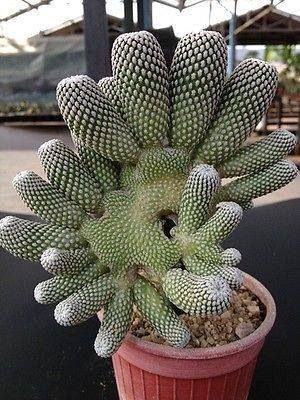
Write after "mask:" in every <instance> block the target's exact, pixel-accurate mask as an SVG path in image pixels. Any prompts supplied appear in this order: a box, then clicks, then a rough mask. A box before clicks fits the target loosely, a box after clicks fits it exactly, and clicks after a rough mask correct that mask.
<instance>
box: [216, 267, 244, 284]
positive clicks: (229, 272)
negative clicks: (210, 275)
mask: <svg viewBox="0 0 300 400" xmlns="http://www.w3.org/2000/svg"><path fill="white" fill-rule="evenodd" d="M219 276H220V277H222V278H224V279H225V280H226V282H227V283H228V285H229V287H230V289H232V290H238V289H239V288H240V287H241V286H242V284H243V280H244V277H243V272H242V271H241V270H240V269H238V268H235V267H225V268H222V269H221V270H220V275H219Z"/></svg>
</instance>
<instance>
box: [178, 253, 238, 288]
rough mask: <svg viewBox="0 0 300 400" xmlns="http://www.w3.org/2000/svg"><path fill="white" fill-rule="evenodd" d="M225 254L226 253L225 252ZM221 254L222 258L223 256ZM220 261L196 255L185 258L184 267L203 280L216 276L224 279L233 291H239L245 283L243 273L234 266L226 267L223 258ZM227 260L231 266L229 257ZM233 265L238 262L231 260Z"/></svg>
mask: <svg viewBox="0 0 300 400" xmlns="http://www.w3.org/2000/svg"><path fill="white" fill-rule="evenodd" d="M228 250H235V249H228ZM223 253H224V252H223ZM223 253H221V256H222V255H223ZM219 258H220V259H219V260H218V261H215V262H214V261H211V260H207V259H206V260H203V259H201V258H199V257H198V255H197V254H196V255H194V256H191V257H187V258H185V259H184V260H183V261H184V265H185V267H186V269H187V271H189V272H190V273H192V274H195V275H198V276H199V277H201V278H204V277H212V276H216V277H219V278H224V279H225V281H226V282H227V283H228V285H229V287H230V288H231V289H237V288H239V287H240V286H241V284H242V282H243V277H242V273H241V271H240V270H239V269H237V268H233V266H232V265H230V266H229V265H226V264H225V263H224V264H223V263H222V261H223V260H222V257H219ZM227 258H228V260H226V261H227V262H228V264H229V257H227ZM231 261H232V264H234V263H237V260H233V259H232V260H231Z"/></svg>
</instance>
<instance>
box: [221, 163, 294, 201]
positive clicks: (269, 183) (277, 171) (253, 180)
mask: <svg viewBox="0 0 300 400" xmlns="http://www.w3.org/2000/svg"><path fill="white" fill-rule="evenodd" d="M297 174H298V169H297V167H296V166H295V164H293V163H291V162H289V161H286V160H284V161H280V162H278V163H277V164H274V165H272V166H271V167H269V168H267V169H265V170H263V171H261V172H257V173H255V174H251V175H246V176H243V177H242V178H238V179H236V180H234V181H232V182H229V183H227V184H226V185H224V186H223V187H222V188H221V189H220V191H219V192H218V193H217V194H216V196H215V199H214V203H215V204H216V203H218V202H220V201H229V200H230V201H234V202H236V203H239V204H245V203H246V202H249V201H250V200H252V199H254V198H256V197H260V196H264V195H265V194H268V193H271V192H273V191H274V190H277V189H280V188H282V187H283V186H285V185H287V184H288V183H289V182H291V181H292V180H293V179H294V178H295V177H296V176H297Z"/></svg>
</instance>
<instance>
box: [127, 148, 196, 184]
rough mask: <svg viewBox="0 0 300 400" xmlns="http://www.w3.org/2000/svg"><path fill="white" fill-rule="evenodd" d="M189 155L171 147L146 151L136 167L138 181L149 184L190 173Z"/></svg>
mask: <svg viewBox="0 0 300 400" xmlns="http://www.w3.org/2000/svg"><path fill="white" fill-rule="evenodd" d="M188 167H189V157H188V155H187V153H186V152H184V151H182V150H175V149H172V148H170V147H165V148H163V149H161V148H156V149H150V150H149V151H147V152H144V153H143V155H142V156H141V158H140V160H139V162H138V164H137V167H136V172H135V175H136V178H137V180H138V183H140V184H147V183H151V182H155V181H156V180H158V179H162V178H164V177H176V176H179V177H181V178H182V177H184V176H186V175H187V173H188Z"/></svg>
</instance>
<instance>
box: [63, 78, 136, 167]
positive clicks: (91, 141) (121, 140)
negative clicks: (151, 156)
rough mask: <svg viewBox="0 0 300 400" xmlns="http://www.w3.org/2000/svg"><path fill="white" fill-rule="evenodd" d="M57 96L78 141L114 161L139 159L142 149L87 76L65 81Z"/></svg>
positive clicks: (66, 120) (95, 84)
mask: <svg viewBox="0 0 300 400" xmlns="http://www.w3.org/2000/svg"><path fill="white" fill-rule="evenodd" d="M56 96H57V101H58V106H59V108H60V111H61V113H62V116H63V118H64V120H65V122H66V123H67V125H68V126H69V128H70V130H71V132H72V135H73V136H75V137H77V138H78V140H80V141H82V142H83V143H84V144H85V145H87V146H89V147H91V148H93V149H94V150H96V151H97V152H99V153H101V154H102V155H103V156H104V157H107V158H110V159H111V160H114V161H121V162H125V163H127V162H134V161H136V160H137V158H138V155H139V151H140V150H139V147H138V146H137V144H136V142H135V140H134V138H133V136H132V134H131V132H130V129H129V127H128V126H127V124H126V123H125V122H124V121H123V119H122V118H121V116H120V115H119V114H118V113H117V111H116V110H115V108H114V107H113V106H112V105H111V104H110V102H109V100H108V99H107V98H106V97H105V96H104V95H103V94H102V92H101V90H100V88H99V86H98V85H97V83H96V82H94V81H93V79H91V78H89V77H88V76H85V75H77V76H72V77H70V78H66V79H63V80H62V81H61V82H59V84H58V86H57V90H56ZM116 132H118V134H116Z"/></svg>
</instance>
